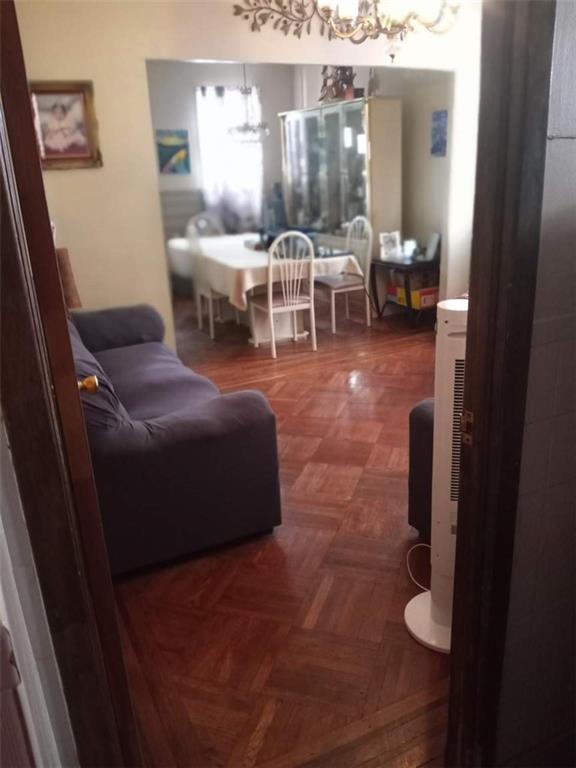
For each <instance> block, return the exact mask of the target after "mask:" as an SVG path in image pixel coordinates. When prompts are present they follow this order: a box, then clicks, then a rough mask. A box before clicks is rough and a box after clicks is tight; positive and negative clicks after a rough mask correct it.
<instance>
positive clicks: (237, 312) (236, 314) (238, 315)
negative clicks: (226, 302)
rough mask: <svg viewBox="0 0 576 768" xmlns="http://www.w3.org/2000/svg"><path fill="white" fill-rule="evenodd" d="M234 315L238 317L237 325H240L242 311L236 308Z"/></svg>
mask: <svg viewBox="0 0 576 768" xmlns="http://www.w3.org/2000/svg"><path fill="white" fill-rule="evenodd" d="M234 317H235V318H236V325H240V312H239V311H238V310H237V309H235V310H234Z"/></svg>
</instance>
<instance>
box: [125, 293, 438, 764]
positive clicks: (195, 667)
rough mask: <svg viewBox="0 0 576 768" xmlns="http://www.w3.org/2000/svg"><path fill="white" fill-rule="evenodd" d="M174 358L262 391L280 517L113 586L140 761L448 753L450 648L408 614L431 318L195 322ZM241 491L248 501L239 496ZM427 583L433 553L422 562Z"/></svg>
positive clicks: (184, 321)
mask: <svg viewBox="0 0 576 768" xmlns="http://www.w3.org/2000/svg"><path fill="white" fill-rule="evenodd" d="M175 310H176V321H177V339H178V347H179V353H180V356H181V357H182V358H183V359H184V360H185V362H186V363H188V364H190V365H191V366H192V367H193V368H194V369H195V370H196V371H198V372H200V373H203V374H205V375H207V376H209V377H210V378H211V379H212V380H213V381H214V382H215V383H216V384H217V385H218V386H219V387H220V388H221V389H222V390H223V391H231V390H234V389H240V388H247V387H251V388H257V389H260V390H261V391H262V392H264V393H265V394H266V395H267V397H268V398H269V400H270V402H271V404H272V407H273V408H274V410H275V412H276V414H277V420H278V445H279V452H280V465H281V470H280V471H281V479H282V494H283V525H282V526H281V527H279V528H277V529H276V530H275V532H274V533H273V534H272V535H267V536H262V537H260V538H257V539H253V540H250V541H245V542H242V543H239V544H237V545H234V546H230V547H227V548H225V549H222V550H219V551H217V552H211V553H209V554H206V555H204V556H200V557H194V558H192V559H190V560H188V561H185V562H180V563H176V564H172V565H170V566H167V567H164V568H159V569H155V570H153V571H149V572H146V573H141V574H137V575H135V576H132V577H130V578H128V579H125V580H123V581H122V582H121V583H119V584H118V586H117V595H118V603H119V609H120V616H121V624H122V633H123V642H124V648H125V654H126V660H127V666H128V670H129V677H130V684H131V688H132V692H133V697H134V701H135V707H136V711H137V718H138V722H139V727H140V730H141V734H142V741H143V745H144V749H145V754H146V759H147V762H148V764H149V766H151V767H154V768H158V767H159V766H182V767H185V768H208V767H211V766H230V767H231V768H251V767H252V766H258V768H296V767H303V766H316V767H317V768H320V767H322V768H356V767H360V766H362V768H377V767H380V766H398V767H400V766H402V768H410V767H412V766H423V765H425V764H430V765H441V755H442V750H443V745H444V738H445V728H446V718H447V706H446V704H447V695H448V660H447V658H446V657H444V656H441V655H437V654H434V653H432V652H431V651H428V650H426V649H425V648H423V647H421V646H420V645H418V644H417V643H416V642H414V641H413V640H412V639H411V638H410V637H409V636H408V634H407V632H406V630H405V628H404V625H403V621H402V616H403V610H404V606H405V604H406V602H407V601H408V600H409V598H410V597H412V596H413V595H414V594H416V593H417V591H418V590H417V589H416V587H414V585H413V584H412V583H411V582H410V580H409V578H408V576H407V573H406V567H405V556H406V552H407V550H408V548H409V547H410V546H411V545H412V544H413V543H415V542H416V541H417V537H416V534H415V532H414V531H413V530H412V529H411V528H409V526H408V524H407V522H406V514H407V477H406V475H407V461H408V453H407V444H408V433H407V419H408V413H409V410H410V408H411V407H412V406H413V405H414V404H415V403H416V402H417V401H418V400H420V399H421V398H423V397H426V396H430V395H431V394H432V392H433V356H434V340H433V333H432V330H431V326H430V323H428V324H427V325H424V326H421V327H419V328H417V329H415V330H414V329H410V328H408V326H407V323H406V320H405V319H404V318H403V317H393V318H391V319H385V320H383V321H381V322H378V323H376V324H375V327H374V328H373V329H371V330H367V329H366V328H365V327H364V325H363V323H362V322H361V317H362V312H361V308H360V307H358V308H356V311H355V312H354V307H353V319H352V320H350V321H346V320H345V319H344V317H343V313H342V314H341V315H340V316H339V329H340V330H339V333H338V335H337V336H336V337H332V335H331V334H330V333H329V332H328V315H327V312H326V306H325V305H322V304H320V305H319V306H318V310H317V311H318V329H319V334H318V346H319V351H318V353H316V354H314V353H313V352H311V351H310V346H309V344H307V343H304V342H299V343H297V344H294V343H293V342H287V343H285V344H281V345H279V351H278V355H279V356H278V359H277V360H276V361H273V360H272V359H271V358H270V356H269V354H268V350H267V348H266V347H263V348H260V349H258V350H255V349H253V348H251V347H250V346H248V345H247V343H246V338H247V331H246V329H244V328H237V327H236V326H235V325H233V324H231V323H230V324H228V323H227V324H225V325H218V326H217V340H216V341H215V342H210V340H209V339H208V338H207V337H206V336H205V335H204V334H200V333H198V332H196V330H195V321H194V311H193V307H192V304H191V303H190V302H187V301H182V300H180V301H178V302H177V303H176V305H175ZM247 503H249V499H248V500H247ZM419 552H420V553H423V550H418V551H417V552H415V553H414V559H415V560H416V561H417V562H416V567H417V570H418V572H419V574H420V578H423V579H424V578H426V574H425V573H424V572H423V571H424V570H425V560H426V556H425V554H424V558H423V559H421V562H418V558H417V557H416V555H418V553H419Z"/></svg>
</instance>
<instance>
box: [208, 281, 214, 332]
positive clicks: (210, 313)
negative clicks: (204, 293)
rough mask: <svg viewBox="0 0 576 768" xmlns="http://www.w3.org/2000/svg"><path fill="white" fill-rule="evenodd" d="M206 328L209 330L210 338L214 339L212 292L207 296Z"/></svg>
mask: <svg viewBox="0 0 576 768" xmlns="http://www.w3.org/2000/svg"><path fill="white" fill-rule="evenodd" d="M208 327H209V329H210V338H211V339H214V299H213V298H212V292H210V293H209V294H208Z"/></svg>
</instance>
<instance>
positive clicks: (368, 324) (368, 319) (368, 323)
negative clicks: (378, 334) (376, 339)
mask: <svg viewBox="0 0 576 768" xmlns="http://www.w3.org/2000/svg"><path fill="white" fill-rule="evenodd" d="M365 300H366V327H367V328H371V327H372V307H371V306H370V296H369V295H368V294H367V293H366V294H365Z"/></svg>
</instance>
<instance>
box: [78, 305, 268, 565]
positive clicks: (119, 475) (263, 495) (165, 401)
mask: <svg viewBox="0 0 576 768" xmlns="http://www.w3.org/2000/svg"><path fill="white" fill-rule="evenodd" d="M69 329H70V339H71V343H72V350H73V354H74V359H75V365H76V374H77V377H78V379H81V378H84V377H86V376H89V375H93V374H95V375H96V376H98V379H99V382H100V387H99V389H98V392H97V393H95V394H89V393H86V392H82V393H81V398H82V403H83V406H84V413H85V418H86V426H87V430H88V437H89V441H90V448H91V452H92V459H93V464H94V472H95V476H96V484H97V488H98V495H99V499H100V507H101V511H102V517H103V523H104V531H105V535H106V541H107V546H108V553H109V557H110V563H111V568H112V572H113V573H115V574H118V573H123V572H127V571H131V570H134V569H137V568H141V567H143V566H148V565H152V564H155V563H160V562H164V561H167V560H170V559H173V558H177V557H182V556H184V555H188V554H190V553H192V552H197V551H199V550H203V549H206V548H208V547H213V546H215V545H219V544H224V543H226V542H231V541H234V540H236V539H240V538H243V537H245V536H249V535H252V534H257V533H261V532H264V531H269V530H270V529H272V528H273V527H274V526H276V525H279V524H280V491H279V481H278V459H277V446H276V425H275V417H274V414H273V412H272V410H271V408H270V406H269V404H268V402H267V401H266V399H265V398H264V396H263V395H262V394H260V393H259V392H255V391H245V392H235V393H233V394H227V395H221V394H220V392H219V391H218V389H217V388H216V387H215V386H214V384H212V383H211V382H210V381H209V380H208V379H206V378H204V377H203V376H199V375H197V374H195V373H193V372H192V371H191V370H190V369H189V368H187V367H186V366H184V365H183V364H182V363H181V362H180V360H179V359H178V357H176V355H175V354H174V353H173V352H171V351H170V350H169V349H168V348H167V347H166V346H165V345H164V344H163V343H162V339H163V336H164V327H163V323H162V320H161V318H160V316H159V315H158V313H157V312H156V311H155V310H154V309H152V307H148V306H144V305H143V306H137V307H128V308H119V309H112V310H104V311H100V312H77V313H73V316H72V322H70V324H69Z"/></svg>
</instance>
